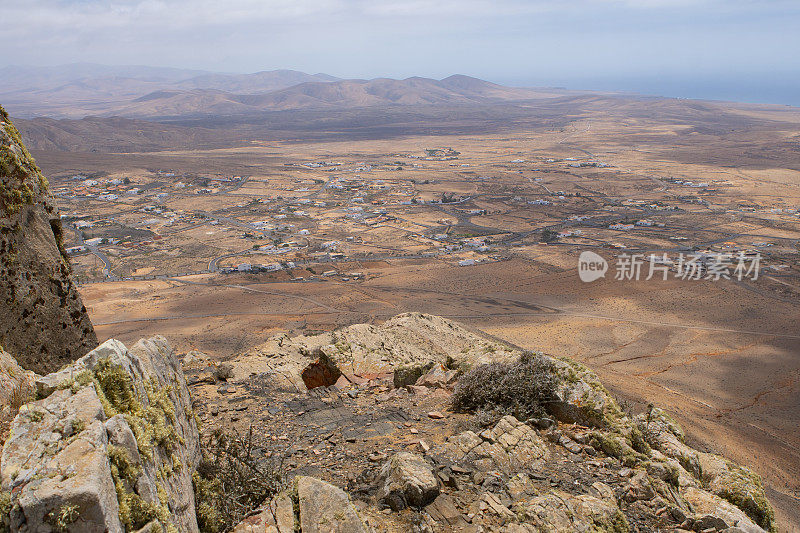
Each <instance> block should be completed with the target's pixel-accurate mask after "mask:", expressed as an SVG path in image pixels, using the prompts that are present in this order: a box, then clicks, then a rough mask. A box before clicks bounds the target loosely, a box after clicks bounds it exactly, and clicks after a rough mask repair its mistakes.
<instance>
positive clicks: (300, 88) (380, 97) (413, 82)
mask: <svg viewBox="0 0 800 533" xmlns="http://www.w3.org/2000/svg"><path fill="white" fill-rule="evenodd" d="M305 76H308V75H305ZM317 76H319V75H317ZM294 78H295V79H297V78H298V76H294ZM284 79H286V78H284ZM188 81H189V82H192V81H194V79H192V80H188ZM565 94H566V93H565V92H564V91H555V90H540V89H520V88H512V87H504V86H502V85H497V84H494V83H490V82H488V81H483V80H479V79H477V78H470V77H468V76H461V75H458V76H450V77H449V78H445V79H443V80H434V79H430V78H420V77H413V78H407V79H404V80H394V79H389V78H378V79H374V80H339V81H326V82H304V83H299V84H296V85H293V86H291V87H287V88H282V89H278V90H275V91H271V92H266V93H263V94H235V93H231V92H226V91H220V90H207V89H195V90H188V91H174V90H163V91H156V92H153V93H150V94H147V95H144V96H142V97H139V98H136V99H135V100H133V101H131V102H128V103H126V104H124V105H122V106H120V107H117V108H114V109H109V110H107V111H105V112H103V113H102V115H103V116H115V115H116V116H124V117H129V118H160V117H185V116H192V115H194V116H199V115H239V114H245V113H254V112H262V111H281V110H299V109H330V108H337V109H342V108H348V109H349V108H363V107H375V106H388V105H394V106H404V105H405V106H410V105H431V104H442V105H459V104H481V103H493V102H494V103H496V102H512V101H525V100H535V99H541V98H552V97H558V96H564V95H565Z"/></svg>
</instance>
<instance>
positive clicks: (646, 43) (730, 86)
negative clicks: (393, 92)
mask: <svg viewBox="0 0 800 533" xmlns="http://www.w3.org/2000/svg"><path fill="white" fill-rule="evenodd" d="M0 20H2V21H3V31H2V32H0V50H3V54H2V56H0V66H2V65H9V64H28V65H54V64H63V63H72V62H95V63H105V64H117V65H119V64H145V65H158V66H176V67H190V68H198V69H208V70H217V71H233V72H253V71H258V70H270V69H275V68H291V69H297V70H303V71H306V72H312V73H313V72H326V73H329V74H333V75H336V76H340V77H361V78H368V77H376V76H390V77H407V76H411V75H421V76H432V77H437V78H441V77H444V76H447V75H449V74H453V73H463V74H470V75H473V76H477V77H482V78H486V79H490V80H492V81H498V82H502V83H511V84H519V85H559V86H568V87H570V88H587V89H589V88H599V89H618V90H634V91H636V90H638V91H641V92H649V93H653V94H666V95H675V96H698V97H719V98H726V97H731V98H739V99H743V100H748V99H749V100H758V99H760V100H762V101H775V102H777V103H794V104H795V105H800V101H798V100H800V1H798V0H773V1H770V0H527V1H526V0H395V1H389V0H0ZM1 83H2V80H0V84H1ZM687 91H688V92H687ZM726 91H727V94H726ZM729 95H730V96H729ZM737 95H739V96H737ZM748 95H750V96H748ZM759 96H760V98H759Z"/></svg>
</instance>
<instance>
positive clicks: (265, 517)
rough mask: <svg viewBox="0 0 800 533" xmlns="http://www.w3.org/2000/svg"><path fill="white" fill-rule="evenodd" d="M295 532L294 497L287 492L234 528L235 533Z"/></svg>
mask: <svg viewBox="0 0 800 533" xmlns="http://www.w3.org/2000/svg"><path fill="white" fill-rule="evenodd" d="M298 524H299V522H298ZM294 531H295V516H294V503H293V502H292V495H291V494H289V493H286V492H284V493H281V494H279V495H278V496H276V497H275V498H273V499H272V500H271V501H270V502H269V503H268V504H267V505H266V506H265V507H264V509H263V510H262V511H261V512H259V513H257V514H255V515H253V516H249V517H247V518H245V519H244V520H243V521H242V522H241V523H239V524H238V525H237V526H236V527H235V528H233V533H294Z"/></svg>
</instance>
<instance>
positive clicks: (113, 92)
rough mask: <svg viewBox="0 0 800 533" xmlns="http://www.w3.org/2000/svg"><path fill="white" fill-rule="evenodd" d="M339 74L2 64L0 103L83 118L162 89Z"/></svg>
mask: <svg viewBox="0 0 800 533" xmlns="http://www.w3.org/2000/svg"><path fill="white" fill-rule="evenodd" d="M336 79H337V78H334V77H333V76H329V75H327V74H306V73H304V72H298V71H294V70H273V71H264V72H257V73H254V74H226V73H213V72H207V71H202V70H186V69H173V68H162V67H141V66H121V67H112V66H105V65H94V64H90V63H79V64H73V65H64V66H58V67H19V66H11V67H6V68H3V69H0V80H2V81H0V102H2V103H3V104H4V105H5V106H6V108H7V109H8V110H9V112H10V113H11V114H12V115H14V116H18V117H25V118H30V117H35V116H49V117H54V118H82V117H85V116H88V115H109V114H113V110H115V109H118V108H124V107H125V106H126V105H127V104H130V103H131V101H132V100H135V99H137V98H139V97H142V96H145V95H147V94H150V93H156V94H159V93H161V92H163V91H194V90H211V91H226V92H231V93H245V94H263V93H268V92H271V91H275V90H278V89H284V88H286V87H290V86H292V85H297V84H298V83H304V82H327V81H334V80H336ZM134 107H135V106H134ZM178 107H181V106H178Z"/></svg>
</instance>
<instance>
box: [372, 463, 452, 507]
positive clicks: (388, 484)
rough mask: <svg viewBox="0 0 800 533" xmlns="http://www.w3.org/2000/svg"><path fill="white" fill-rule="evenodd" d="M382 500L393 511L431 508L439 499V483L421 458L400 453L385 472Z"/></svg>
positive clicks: (388, 464)
mask: <svg viewBox="0 0 800 533" xmlns="http://www.w3.org/2000/svg"><path fill="white" fill-rule="evenodd" d="M379 484H380V486H381V489H380V490H381V493H380V500H381V501H382V502H384V503H385V504H386V505H388V506H389V507H390V508H391V509H392V510H394V511H399V510H400V509H404V508H406V507H408V506H414V507H422V506H424V505H428V504H429V503H431V502H432V501H433V500H435V499H436V496H438V495H439V482H438V481H437V480H436V476H434V475H433V470H432V469H431V467H430V465H429V464H428V463H426V462H425V460H424V459H423V458H422V457H420V456H419V455H416V454H413V453H408V452H400V453H398V454H395V455H393V456H392V457H391V458H390V459H389V460H388V461H387V462H386V464H385V465H383V468H382V469H381V473H380V478H379Z"/></svg>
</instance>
